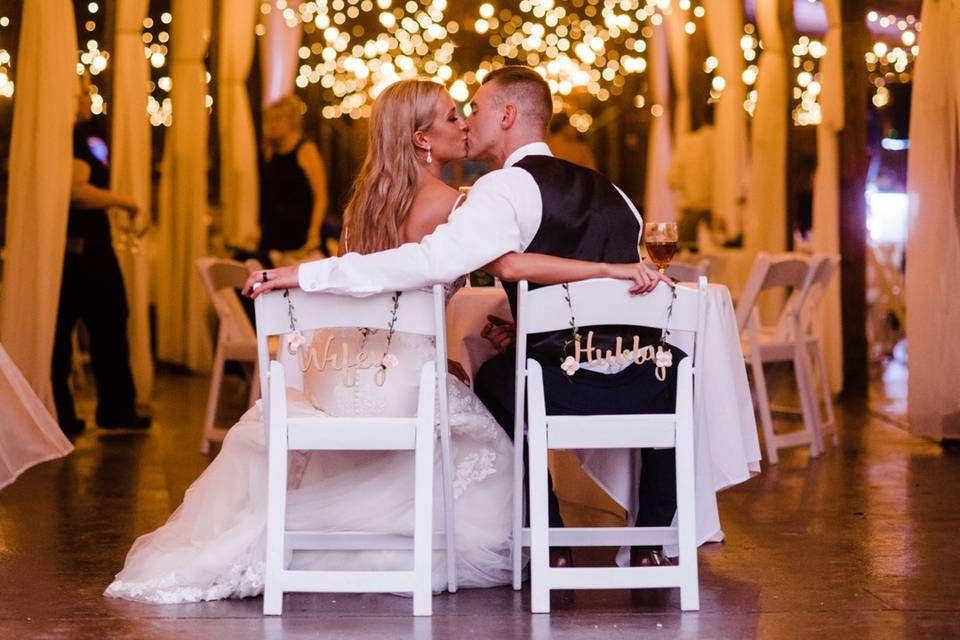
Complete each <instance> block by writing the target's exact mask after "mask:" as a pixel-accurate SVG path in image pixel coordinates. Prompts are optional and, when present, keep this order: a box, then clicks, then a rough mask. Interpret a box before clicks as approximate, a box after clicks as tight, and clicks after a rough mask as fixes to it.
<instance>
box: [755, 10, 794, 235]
mask: <svg viewBox="0 0 960 640" xmlns="http://www.w3.org/2000/svg"><path fill="white" fill-rule="evenodd" d="M782 1H783V0H757V27H758V30H759V32H760V38H761V39H762V40H763V51H762V52H761V53H760V64H759V67H760V73H759V76H758V78H757V106H756V110H755V111H754V114H753V125H752V132H753V135H752V139H751V141H752V144H751V149H752V153H751V169H750V188H749V190H748V206H747V211H748V219H747V220H745V221H744V229H745V233H744V236H745V238H744V241H745V246H746V248H747V251H748V252H750V253H756V252H758V251H770V252H780V251H783V250H784V249H785V248H786V228H787V126H788V123H787V105H788V103H787V99H788V93H787V91H788V88H787V51H786V45H785V44H784V37H783V33H782V31H781V27H780V24H781V23H780V11H781V7H780V4H781V2H782Z"/></svg>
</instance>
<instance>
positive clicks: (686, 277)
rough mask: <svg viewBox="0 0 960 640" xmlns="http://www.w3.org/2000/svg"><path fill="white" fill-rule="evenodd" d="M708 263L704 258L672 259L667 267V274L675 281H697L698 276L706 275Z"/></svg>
mask: <svg viewBox="0 0 960 640" xmlns="http://www.w3.org/2000/svg"><path fill="white" fill-rule="evenodd" d="M709 267H710V263H709V262H708V261H706V260H699V261H697V262H696V263H693V262H677V261H673V262H671V263H670V265H669V266H668V267H667V275H668V276H670V277H671V278H673V279H674V280H676V281H677V282H697V281H698V280H699V279H700V276H707V275H709V273H707V271H708V269H709Z"/></svg>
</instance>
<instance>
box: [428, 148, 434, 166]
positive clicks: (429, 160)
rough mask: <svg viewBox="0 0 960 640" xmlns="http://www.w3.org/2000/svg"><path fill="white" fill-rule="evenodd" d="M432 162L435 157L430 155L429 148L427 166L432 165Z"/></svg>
mask: <svg viewBox="0 0 960 640" xmlns="http://www.w3.org/2000/svg"><path fill="white" fill-rule="evenodd" d="M432 162H433V156H431V155H430V147H427V164H431V163H432Z"/></svg>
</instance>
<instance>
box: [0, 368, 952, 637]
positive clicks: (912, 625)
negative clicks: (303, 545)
mask: <svg viewBox="0 0 960 640" xmlns="http://www.w3.org/2000/svg"><path fill="white" fill-rule="evenodd" d="M205 382H206V381H205V380H204V379H203V378H197V377H188V376H182V375H174V374H169V373H168V374H165V375H162V376H161V377H160V378H159V381H158V385H159V387H158V391H157V398H158V400H157V403H156V407H155V414H156V418H157V420H156V424H155V426H154V427H153V429H152V430H151V431H150V433H149V434H123V433H105V432H103V431H98V430H92V431H90V432H88V433H87V434H85V435H83V436H82V437H80V438H79V439H78V440H77V442H76V444H77V450H76V452H75V453H74V454H73V455H71V456H70V457H68V458H67V459H65V460H62V461H56V462H52V463H47V464H44V465H41V466H40V467H37V468H35V469H33V470H31V471H29V472H28V473H26V474H25V475H24V476H23V477H22V478H21V479H20V480H18V481H17V482H16V483H15V484H13V485H12V486H11V487H9V488H7V489H5V490H3V491H2V492H0V638H3V639H7V638H10V639H14V638H18V639H19V638H70V639H78V640H79V639H83V638H136V639H141V638H190V639H206V638H217V639H220V638H229V639H231V640H242V639H245V638H261V637H266V638H281V637H282V638H344V639H352V638H378V639H379V638H438V639H439V638H496V639H498V640H508V639H512V638H556V639H564V638H647V637H649V638H778V639H779V638H843V639H844V640H854V639H857V638H909V639H912V638H951V637H957V638H960V596H958V594H960V546H958V545H957V543H956V537H957V534H958V531H960V455H957V454H951V453H949V452H943V451H941V449H940V447H938V446H937V445H934V444H932V443H929V442H925V441H922V440H918V439H916V438H913V437H911V436H909V435H908V434H906V433H905V432H904V431H903V430H901V429H900V428H898V427H897V426H895V425H894V424H892V423H890V422H887V421H885V420H883V419H882V418H880V417H878V416H877V414H875V413H872V412H869V411H868V410H866V409H865V408H864V407H862V406H857V405H845V406H841V407H839V420H840V423H841V425H840V427H841V432H842V443H841V446H840V447H839V448H837V449H832V450H831V449H828V451H827V452H826V454H825V455H823V456H822V457H821V458H819V459H816V460H811V459H809V458H808V456H807V453H806V452H805V451H802V450H794V451H790V452H786V453H785V454H783V456H782V459H781V464H780V465H778V466H777V467H774V468H767V469H765V470H764V473H763V474H762V475H760V476H759V477H757V478H755V479H753V480H751V481H750V482H747V483H745V484H743V485H741V486H738V487H735V488H733V489H731V490H729V491H727V492H725V493H723V494H721V497H720V508H721V517H722V520H723V524H724V530H725V532H726V536H727V538H726V541H725V542H724V543H723V544H711V545H706V546H705V547H703V548H702V549H701V552H700V561H701V610H700V611H699V612H697V613H681V612H680V611H679V597H678V594H677V593H676V592H671V591H647V592H639V591H638V592H622V591H604V592H577V593H569V592H565V593H558V594H555V595H554V596H553V613H552V614H551V615H549V616H544V615H538V616H532V615H530V614H529V613H528V611H529V603H528V593H527V591H526V590H524V591H522V592H514V591H512V590H511V589H509V588H500V589H488V590H474V591H461V592H460V593H457V594H455V595H442V596H438V597H436V598H435V600H434V616H433V617H432V618H430V619H414V618H412V617H410V615H409V612H410V601H409V600H407V599H405V598H400V597H395V596H389V595H385V596H373V595H294V596H288V597H287V600H286V613H285V615H284V616H283V617H282V618H263V617H262V616H261V615H260V607H261V601H260V599H259V598H257V599H247V600H241V601H237V600H234V601H226V602H212V603H205V604H197V605H175V606H154V605H143V604H137V603H130V602H123V601H116V600H110V599H107V598H104V597H102V596H101V595H100V594H101V592H102V590H103V589H104V587H105V586H106V584H107V583H108V582H109V580H110V578H111V576H112V575H113V573H114V572H116V571H117V570H118V569H119V568H120V566H121V563H122V561H123V557H124V554H125V553H126V550H127V548H128V547H129V545H130V543H131V542H132V541H133V540H134V538H135V537H136V536H137V535H139V534H141V533H144V532H146V531H149V530H151V529H153V528H154V527H156V526H158V525H159V524H161V523H162V522H163V521H164V519H165V518H166V517H167V515H168V514H169V513H170V511H171V510H172V509H173V508H174V507H176V505H177V504H178V503H179V502H180V500H181V499H182V496H183V492H184V490H185V489H186V488H187V486H188V485H189V483H190V481H191V480H192V479H193V478H194V477H196V475H197V474H198V473H199V472H200V471H201V470H202V469H203V467H204V466H205V464H206V459H205V458H204V457H202V456H201V455H200V454H199V453H198V452H197V441H198V437H199V424H200V421H201V419H202V412H203V405H204V402H205V399H206V386H205ZM233 386H234V387H236V388H234V389H232V395H234V396H236V397H237V398H239V397H240V396H241V395H242V390H241V389H239V385H237V384H234V385H233ZM87 408H88V409H89V407H87ZM581 558H582V556H581Z"/></svg>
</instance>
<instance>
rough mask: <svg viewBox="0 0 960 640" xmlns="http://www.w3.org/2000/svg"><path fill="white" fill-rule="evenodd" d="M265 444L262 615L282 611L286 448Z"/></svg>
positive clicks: (278, 443) (277, 443)
mask: <svg viewBox="0 0 960 640" xmlns="http://www.w3.org/2000/svg"><path fill="white" fill-rule="evenodd" d="M283 444H284V443H282V442H273V443H269V442H268V444H267V451H268V454H267V455H268V456H269V460H268V463H267V527H266V528H267V532H266V533H267V535H266V538H267V539H266V547H267V552H266V562H265V566H264V581H263V615H266V616H278V615H280V614H282V613H283V584H282V582H283V570H284V550H285V547H286V545H285V538H286V535H285V531H284V530H285V528H286V512H287V508H286V506H287V505H286V502H287V449H286V447H285V446H283Z"/></svg>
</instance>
